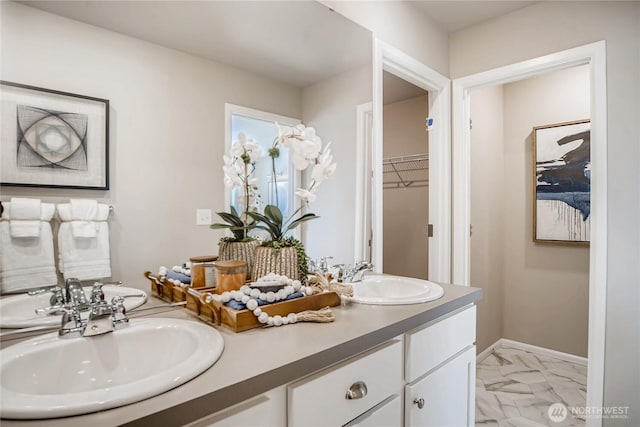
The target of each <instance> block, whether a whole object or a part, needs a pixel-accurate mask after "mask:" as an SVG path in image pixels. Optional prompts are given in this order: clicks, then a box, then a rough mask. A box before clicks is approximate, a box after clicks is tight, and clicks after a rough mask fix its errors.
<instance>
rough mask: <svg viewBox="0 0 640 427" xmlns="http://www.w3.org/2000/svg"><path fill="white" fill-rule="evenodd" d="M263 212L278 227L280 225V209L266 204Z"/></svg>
mask: <svg viewBox="0 0 640 427" xmlns="http://www.w3.org/2000/svg"><path fill="white" fill-rule="evenodd" d="M264 214H265V215H266V216H267V217H268V218H269V219H271V220H272V221H273V222H274V223H275V224H278V225H279V226H280V227H282V212H280V209H278V207H277V206H274V205H267V206H266V207H265V208H264Z"/></svg>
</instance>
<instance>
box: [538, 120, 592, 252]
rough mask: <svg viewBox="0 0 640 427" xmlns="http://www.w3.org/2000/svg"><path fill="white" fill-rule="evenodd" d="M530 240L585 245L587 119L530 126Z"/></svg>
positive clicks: (588, 225) (587, 228)
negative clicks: (531, 178) (531, 235)
mask: <svg viewBox="0 0 640 427" xmlns="http://www.w3.org/2000/svg"><path fill="white" fill-rule="evenodd" d="M533 159H534V171H535V177H534V203H533V240H534V242H541V243H566V244H576V245H588V244H589V239H590V229H591V123H590V120H578V121H573V122H565V123H557V124H552V125H545V126H537V127H534V128H533Z"/></svg>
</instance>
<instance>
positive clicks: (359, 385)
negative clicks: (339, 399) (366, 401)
mask: <svg viewBox="0 0 640 427" xmlns="http://www.w3.org/2000/svg"><path fill="white" fill-rule="evenodd" d="M366 395H367V385H366V384H365V383H364V382H362V381H358V382H355V383H353V384H351V387H349V390H347V395H346V396H345V399H349V400H354V399H362V398H363V397H365V396H366Z"/></svg>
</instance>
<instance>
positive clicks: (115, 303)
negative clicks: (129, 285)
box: [111, 295, 129, 328]
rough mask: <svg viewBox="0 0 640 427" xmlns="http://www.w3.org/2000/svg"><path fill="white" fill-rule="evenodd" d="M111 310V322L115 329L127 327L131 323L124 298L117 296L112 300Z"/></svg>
mask: <svg viewBox="0 0 640 427" xmlns="http://www.w3.org/2000/svg"><path fill="white" fill-rule="evenodd" d="M111 310H112V311H111V320H112V321H113V326H114V327H116V328H117V327H118V326H119V325H123V326H126V325H127V324H128V323H129V318H128V317H127V309H126V308H125V306H124V297H123V296H120V295H116V296H115V297H113V298H112V299H111Z"/></svg>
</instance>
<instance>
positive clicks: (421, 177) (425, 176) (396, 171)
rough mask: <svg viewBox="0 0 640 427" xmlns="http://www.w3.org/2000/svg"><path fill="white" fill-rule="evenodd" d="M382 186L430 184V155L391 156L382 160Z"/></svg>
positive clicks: (403, 186) (426, 185)
mask: <svg viewBox="0 0 640 427" xmlns="http://www.w3.org/2000/svg"><path fill="white" fill-rule="evenodd" d="M382 173H383V180H382V184H383V185H382V188H384V189H391V188H409V187H428V186H429V155H428V154H413V155H410V156H399V157H389V158H387V159H384V160H382Z"/></svg>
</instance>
